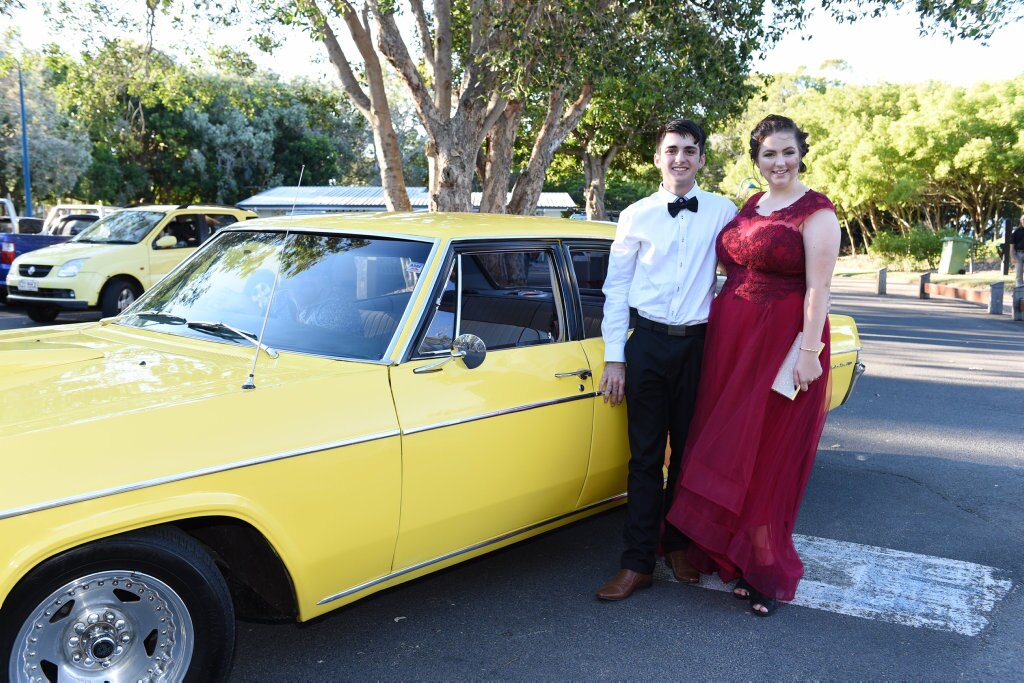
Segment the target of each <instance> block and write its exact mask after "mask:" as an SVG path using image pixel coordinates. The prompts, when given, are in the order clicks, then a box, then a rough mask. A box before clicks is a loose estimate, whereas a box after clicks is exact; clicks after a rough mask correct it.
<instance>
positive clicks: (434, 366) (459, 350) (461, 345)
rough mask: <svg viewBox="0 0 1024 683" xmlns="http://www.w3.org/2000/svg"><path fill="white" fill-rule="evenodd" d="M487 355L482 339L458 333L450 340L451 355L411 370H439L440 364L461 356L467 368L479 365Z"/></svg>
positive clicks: (414, 371) (417, 372)
mask: <svg viewBox="0 0 1024 683" xmlns="http://www.w3.org/2000/svg"><path fill="white" fill-rule="evenodd" d="M486 357H487V345H486V344H484V341H483V339H481V338H480V337H478V336H476V335H475V334H460V335H459V336H458V337H456V338H455V340H454V341H453V342H452V349H451V355H449V356H448V357H446V358H442V359H441V360H439V361H436V362H434V363H431V364H429V365H421V366H420V367H418V368H416V369H414V370H413V373H414V374H417V375H422V374H425V373H428V372H439V371H440V370H441V366H443V365H444V364H445V363H447V362H448V361H450V360H452V359H453V358H461V359H462V364H463V365H465V366H466V369H467V370H472V369H474V368H478V367H480V365H481V364H482V363H483V362H484V358H486Z"/></svg>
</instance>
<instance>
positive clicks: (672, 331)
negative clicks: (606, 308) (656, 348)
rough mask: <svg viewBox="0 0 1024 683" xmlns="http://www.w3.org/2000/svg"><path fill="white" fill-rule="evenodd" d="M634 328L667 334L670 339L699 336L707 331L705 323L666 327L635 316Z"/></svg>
mask: <svg viewBox="0 0 1024 683" xmlns="http://www.w3.org/2000/svg"><path fill="white" fill-rule="evenodd" d="M636 326H637V327H642V328H643V329H645V330H650V331H651V332H660V333H661V334H667V335H668V336H670V337H691V336H696V335H699V334H704V330H706V329H707V327H708V324H707V323H698V324H696V325H666V324H665V323H656V322H654V321H653V320H648V319H647V318H644V317H642V316H637V318H636Z"/></svg>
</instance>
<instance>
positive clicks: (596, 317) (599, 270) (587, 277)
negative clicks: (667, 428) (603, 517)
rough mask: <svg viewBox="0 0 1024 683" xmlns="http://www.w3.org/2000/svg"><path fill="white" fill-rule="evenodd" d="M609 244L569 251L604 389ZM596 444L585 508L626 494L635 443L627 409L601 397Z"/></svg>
mask: <svg viewBox="0 0 1024 683" xmlns="http://www.w3.org/2000/svg"><path fill="white" fill-rule="evenodd" d="M610 249H611V242H610V241H608V240H594V241H589V240H587V241H573V242H568V243H567V244H566V245H565V252H566V257H567V261H568V263H569V264H571V269H570V273H571V277H572V280H573V283H574V284H573V288H572V291H573V292H574V293H576V294H577V296H578V299H577V301H576V306H575V308H576V311H577V317H578V325H577V329H578V337H579V338H580V339H581V340H582V341H581V344H582V346H583V351H584V353H585V354H586V355H587V360H588V362H589V363H590V367H591V368H592V369H593V372H594V384H595V386H600V382H601V373H602V372H603V371H604V340H603V339H602V338H601V321H602V320H603V318H604V292H603V291H602V287H604V280H605V276H606V275H607V273H608V254H609V251H610ZM592 405H593V411H594V412H593V420H594V438H593V440H592V445H591V452H590V466H589V469H588V471H587V480H586V485H585V486H584V488H583V493H582V494H581V496H580V501H579V504H580V506H581V507H582V506H586V505H592V504H594V503H598V502H600V501H604V500H607V499H609V498H612V497H614V496H618V495H622V494H624V493H625V490H626V474H627V470H626V467H627V464H628V462H629V439H628V436H627V433H626V406H625V405H624V404H623V405H620V406H615V407H612V406H611V405H609V404H607V403H605V402H604V400H603V398H601V397H598V398H596V399H595V400H594V401H593V402H592Z"/></svg>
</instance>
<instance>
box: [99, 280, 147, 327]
mask: <svg viewBox="0 0 1024 683" xmlns="http://www.w3.org/2000/svg"><path fill="white" fill-rule="evenodd" d="M140 294H142V290H141V289H139V287H138V286H137V285H135V284H133V283H131V282H129V281H128V280H122V279H120V278H114V279H113V280H111V281H110V282H109V283H107V286H106V287H105V288H104V289H103V297H102V298H101V299H100V310H101V311H103V317H104V318H110V317H111V316H115V315H117V314H118V313H120V312H121V311H123V310H124V309H125V308H127V307H128V305H129V304H131V303H134V301H135V300H136V299H138V298H139V295H140Z"/></svg>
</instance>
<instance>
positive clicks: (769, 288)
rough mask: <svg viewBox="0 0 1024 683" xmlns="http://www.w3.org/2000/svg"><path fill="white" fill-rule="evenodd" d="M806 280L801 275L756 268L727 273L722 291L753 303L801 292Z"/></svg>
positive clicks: (804, 289)
mask: <svg viewBox="0 0 1024 683" xmlns="http://www.w3.org/2000/svg"><path fill="white" fill-rule="evenodd" d="M805 291H806V282H805V280H804V276H803V275H795V276H794V275H788V276H787V275H773V274H768V273H759V272H757V271H756V270H741V271H738V272H736V273H735V274H734V273H731V272H730V273H729V274H728V275H727V279H726V281H725V285H724V286H723V287H722V293H723V294H725V293H730V294H734V295H736V296H738V297H739V298H741V299H746V300H747V301H750V302H752V303H755V304H763V303H766V302H767V301H768V300H769V299H784V298H786V297H787V296H789V295H791V294H793V293H799V294H801V295H802V294H803V293H804V292H805Z"/></svg>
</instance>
